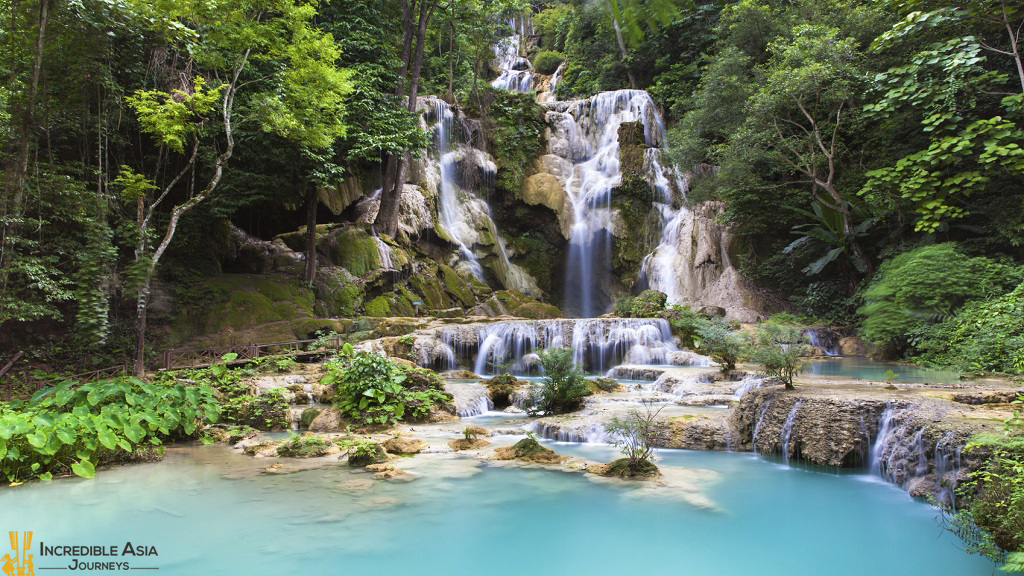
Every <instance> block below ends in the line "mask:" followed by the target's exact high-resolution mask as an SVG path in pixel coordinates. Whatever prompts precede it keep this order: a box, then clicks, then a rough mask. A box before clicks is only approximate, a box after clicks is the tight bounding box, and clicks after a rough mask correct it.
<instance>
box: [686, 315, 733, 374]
mask: <svg viewBox="0 0 1024 576" xmlns="http://www.w3.org/2000/svg"><path fill="white" fill-rule="evenodd" d="M696 336H697V337H696V339H695V343H696V344H697V348H698V350H700V351H701V352H703V353H704V354H707V355H708V356H710V357H711V359H712V360H714V361H715V362H718V363H719V364H720V365H721V366H722V371H723V372H729V371H731V370H735V369H736V362H737V361H738V360H739V358H740V355H741V354H742V352H743V339H742V338H740V336H739V335H738V334H736V333H735V332H733V331H732V329H731V328H730V327H729V325H728V324H726V323H725V322H723V321H721V320H719V319H715V320H705V321H704V322H702V323H701V325H700V326H699V327H698V328H697V334H696Z"/></svg>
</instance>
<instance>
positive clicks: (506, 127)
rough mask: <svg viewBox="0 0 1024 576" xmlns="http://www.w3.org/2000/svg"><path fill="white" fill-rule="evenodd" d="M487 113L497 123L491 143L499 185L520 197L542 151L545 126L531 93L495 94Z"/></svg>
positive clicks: (497, 92)
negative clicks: (527, 177) (534, 161)
mask: <svg viewBox="0 0 1024 576" xmlns="http://www.w3.org/2000/svg"><path fill="white" fill-rule="evenodd" d="M492 94H493V97H494V100H493V102H491V105H490V106H489V107H488V109H487V114H488V115H489V116H490V117H491V119H492V120H493V122H494V128H493V130H492V133H491V135H490V140H491V143H492V146H493V148H494V158H495V160H496V161H497V164H498V180H497V185H498V187H499V188H501V189H502V190H506V191H508V192H510V193H511V194H512V195H514V196H518V194H519V190H520V188H522V185H523V180H524V179H525V178H526V175H527V173H529V171H530V169H531V166H532V163H533V160H534V159H535V158H537V156H538V155H539V153H540V150H541V144H542V142H541V135H542V134H544V129H545V127H546V124H545V123H544V115H543V112H542V108H541V107H540V106H538V105H537V102H536V101H535V100H534V96H533V95H532V94H519V93H516V92H507V91H504V90H493V91H492Z"/></svg>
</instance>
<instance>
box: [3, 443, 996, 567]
mask: <svg viewBox="0 0 1024 576" xmlns="http://www.w3.org/2000/svg"><path fill="white" fill-rule="evenodd" d="M553 447H554V448H555V449H556V450H558V451H560V452H562V453H573V454H575V455H580V456H584V457H587V458H591V459H595V460H602V461H607V460H608V459H610V458H612V457H613V456H614V453H613V452H612V451H611V449H610V448H608V447H606V446H586V445H573V446H566V445H555V446H553ZM661 456H662V458H663V460H662V461H661V463H660V464H661V465H662V466H687V467H693V468H701V469H705V470H711V471H714V472H716V473H717V475H716V474H712V475H711V476H716V479H713V480H709V481H702V482H701V483H700V490H702V491H703V493H704V495H706V496H707V497H708V498H710V499H711V500H712V501H713V502H714V504H715V506H716V507H717V509H707V508H700V507H695V506H692V505H690V504H686V503H682V502H677V501H674V500H660V499H645V498H636V497H630V491H629V489H627V488H623V487H621V486H618V485H609V484H601V483H594V482H591V481H589V480H587V479H586V478H584V477H583V476H582V475H579V474H570V473H564V472H554V471H549V470H538V469H520V468H494V467H489V466H488V465H486V464H483V465H482V466H479V467H475V466H477V465H478V464H477V463H476V462H474V461H472V460H470V459H467V458H463V457H456V458H453V457H452V456H446V455H428V456H420V457H418V460H419V461H420V462H421V463H426V464H430V465H429V466H426V465H424V466H422V467H421V468H418V469H417V470H422V474H423V475H422V477H421V478H419V479H417V480H415V481H413V482H410V483H404V484H392V483H386V482H380V481H375V482H373V483H372V487H370V488H369V489H366V490H365V492H357V493H353V492H352V491H351V490H350V489H339V488H345V487H346V486H348V487H349V488H351V486H350V485H351V484H352V481H353V480H355V481H356V484H358V483H359V482H360V481H362V482H363V484H364V487H365V485H370V482H368V481H366V480H367V479H368V476H367V475H366V474H353V473H352V472H350V469H349V468H348V467H347V466H339V465H337V464H332V465H329V466H328V467H324V468H320V469H315V470H308V471H303V472H297V473H293V474H288V475H260V474H255V473H254V472H255V470H256V469H257V467H260V466H266V465H268V464H269V463H270V461H268V460H262V461H254V460H251V459H248V458H246V457H243V456H239V455H235V454H232V453H229V452H228V451H227V450H226V449H225V448H223V447H219V446H208V447H195V448H184V449H182V448H175V449H171V450H169V451H168V457H167V459H166V460H165V461H163V462H161V463H156V464H145V465H138V466H128V467H123V468H118V469H114V470H107V471H102V472H101V473H100V474H99V475H98V477H97V479H96V480H94V481H85V480H60V481H55V482H52V483H50V484H38V483H37V484H33V485H26V486H21V487H18V488H15V489H4V490H2V491H0V529H3V530H34V531H35V540H36V541H37V542H38V541H39V540H42V541H44V542H46V543H47V545H50V544H68V545H72V544H104V545H111V544H114V545H119V546H123V543H124V542H125V541H126V540H130V541H131V542H132V543H133V544H135V545H138V544H144V545H154V546H156V547H157V550H158V552H159V556H158V557H156V558H148V559H133V558H132V557H128V558H129V561H130V562H131V565H132V566H139V567H146V566H158V567H160V569H161V570H160V572H159V573H158V574H163V575H170V574H182V575H193V574H217V575H221V574H245V575H261V574H300V573H301V574H318V573H322V574H332V575H353V576H356V575H369V574H373V575H391V574H394V575H412V574H415V575H424V576H430V575H435V574H436V575H481V574H488V575H517V576H518V575H521V574H526V573H530V574H543V575H547V574H552V575H555V574H557V575H572V574H581V575H587V576H600V575H605V574H607V575H612V574H614V575H617V576H618V575H622V574H637V575H661V574H664V575H693V576H703V575H723V576H725V575H742V576H751V575H758V576H772V575H779V576H783V575H784V576H804V575H818V574H823V575H824V574H827V575H830V576H844V575H850V576H854V575H856V576H862V575H900V576H914V575H922V576H924V575H927V576H943V575H950V576H953V575H956V576H971V575H978V576H982V575H988V574H991V573H992V564H991V563H989V562H987V561H985V560H983V559H981V558H978V557H972V556H969V555H967V554H965V553H963V552H962V551H960V550H959V549H958V548H957V547H956V545H955V544H956V542H955V540H954V539H953V538H952V537H951V536H949V535H948V534H946V533H944V532H943V531H942V530H941V529H940V528H939V527H938V526H937V525H936V523H935V521H934V516H935V512H934V510H933V509H932V508H930V507H929V506H927V505H924V504H921V503H919V502H915V501H913V500H911V499H910V498H909V496H907V495H906V494H905V493H903V492H901V491H899V490H898V489H895V488H892V487H890V486H887V485H884V484H881V483H879V482H874V481H870V480H868V479H866V477H863V476H855V475H842V476H840V475H831V474H824V473H816V472H810V471H803V470H795V469H789V468H786V467H784V466H781V465H777V464H772V463H768V462H763V461H760V460H758V459H756V458H754V457H752V456H749V455H741V454H730V453H712V452H707V453H704V452H686V451H664V452H662V453H661ZM430 458H436V459H437V460H436V462H431V461H428V460H423V459H430ZM399 464H400V465H401V461H399ZM432 470H433V471H434V473H432ZM440 470H447V472H448V473H447V474H437V473H436V472H438V471H440ZM474 472H476V473H475V474H474ZM345 483H347V484H345ZM33 546H34V548H33V551H37V550H38V545H37V544H34V545H33ZM118 559H119V560H120V558H118ZM35 561H36V566H37V567H47V566H62V565H66V561H65V562H63V563H62V562H61V561H59V560H55V559H50V558H40V557H36V559H35Z"/></svg>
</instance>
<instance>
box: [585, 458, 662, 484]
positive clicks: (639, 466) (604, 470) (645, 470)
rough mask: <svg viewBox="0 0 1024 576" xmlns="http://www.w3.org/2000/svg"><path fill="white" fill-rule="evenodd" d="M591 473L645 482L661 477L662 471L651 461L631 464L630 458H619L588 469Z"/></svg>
mask: <svg viewBox="0 0 1024 576" xmlns="http://www.w3.org/2000/svg"><path fill="white" fill-rule="evenodd" d="M588 471H589V472H592V473H594V474H598V475H600V476H609V477H613V478H625V479H628V480H644V479H648V478H657V477H659V476H661V470H658V467H657V466H655V465H654V462H651V461H650V460H637V461H635V462H630V460H629V458H619V459H618V460H614V461H612V462H609V463H608V464H605V465H603V466H593V467H591V468H588Z"/></svg>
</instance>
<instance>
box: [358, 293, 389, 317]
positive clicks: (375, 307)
mask: <svg viewBox="0 0 1024 576" xmlns="http://www.w3.org/2000/svg"><path fill="white" fill-rule="evenodd" d="M363 311H364V313H365V314H366V315H367V316H374V317H376V318H384V317H386V316H391V315H392V314H391V301H390V300H389V299H388V298H387V297H386V296H383V295H381V296H377V297H376V298H374V299H373V300H370V301H369V302H367V303H366V306H365V307H364V310H363Z"/></svg>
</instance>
